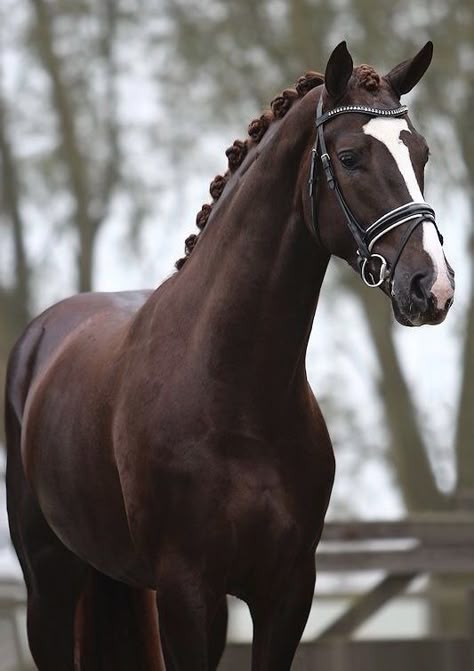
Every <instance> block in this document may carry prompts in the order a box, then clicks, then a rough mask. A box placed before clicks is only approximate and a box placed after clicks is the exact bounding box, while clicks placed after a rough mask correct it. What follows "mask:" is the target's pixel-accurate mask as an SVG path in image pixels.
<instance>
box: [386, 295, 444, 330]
mask: <svg viewBox="0 0 474 671" xmlns="http://www.w3.org/2000/svg"><path fill="white" fill-rule="evenodd" d="M392 309H393V314H394V316H395V319H396V320H397V322H398V323H399V324H401V325H402V326H436V325H437V324H441V323H442V322H444V320H445V319H446V315H447V314H448V309H449V308H448V309H446V310H432V311H430V312H429V313H427V314H422V313H420V312H416V313H413V314H409V315H408V314H407V313H406V312H405V311H404V310H403V309H402V308H400V306H399V305H398V303H397V302H396V301H394V300H392Z"/></svg>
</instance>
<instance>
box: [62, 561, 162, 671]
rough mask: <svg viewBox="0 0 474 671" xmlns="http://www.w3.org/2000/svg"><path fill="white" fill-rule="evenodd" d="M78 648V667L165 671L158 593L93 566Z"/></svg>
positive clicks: (78, 623)
mask: <svg viewBox="0 0 474 671" xmlns="http://www.w3.org/2000/svg"><path fill="white" fill-rule="evenodd" d="M74 652H75V654H74V657H75V671H130V670H131V669H133V670H134V671H164V668H165V667H164V664H163V657H162V654H161V645H160V636H159V628H158V614H157V608H156V602H155V593H154V592H152V591H150V590H145V589H135V588H133V587H130V586H128V585H125V584H123V583H120V582H116V581H115V580H112V579H111V578H108V577H107V576H105V575H102V574H101V573H98V572H97V571H96V570H95V569H92V568H91V569H89V574H88V579H87V582H86V586H85V589H84V591H83V593H82V595H81V598H80V601H79V604H78V607H77V612H76V620H75V651H74Z"/></svg>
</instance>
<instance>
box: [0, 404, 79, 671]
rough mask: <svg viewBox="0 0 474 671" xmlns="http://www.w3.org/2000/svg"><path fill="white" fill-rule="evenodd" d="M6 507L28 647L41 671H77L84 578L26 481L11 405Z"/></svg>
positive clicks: (17, 425)
mask: <svg viewBox="0 0 474 671" xmlns="http://www.w3.org/2000/svg"><path fill="white" fill-rule="evenodd" d="M5 427H6V434H7V477H6V484H7V507H8V517H9V523H10V533H11V538H12V541H13V545H14V547H15V550H16V553H17V555H18V559H19V561H20V564H21V568H22V570H23V575H24V578H25V583H26V587H27V591H28V606H27V628H28V642H29V646H30V650H31V653H32V655H33V658H34V661H35V663H36V666H37V668H38V669H39V671H73V668H74V658H73V650H74V614H75V610H76V604H77V601H78V598H79V595H80V593H81V590H82V586H83V581H84V579H85V575H86V569H87V567H86V565H85V564H83V563H82V562H81V561H80V560H79V559H78V558H77V557H75V556H74V555H73V554H72V553H71V552H70V551H69V550H68V549H67V548H66V547H65V546H64V545H63V544H62V543H61V542H60V540H59V539H58V538H57V536H56V535H55V534H54V533H53V531H52V530H51V529H50V527H49V526H48V524H47V522H46V520H45V518H44V516H43V514H42V512H41V510H40V508H39V506H38V503H37V501H36V498H35V496H34V494H33V492H32V491H31V488H30V486H29V484H28V483H27V481H26V479H25V475H24V472H23V465H22V462H21V458H20V426H19V423H18V421H17V419H16V417H15V415H14V413H13V411H12V409H11V408H10V407H9V405H8V404H7V412H6V422H5Z"/></svg>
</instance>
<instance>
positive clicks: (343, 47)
mask: <svg viewBox="0 0 474 671" xmlns="http://www.w3.org/2000/svg"><path fill="white" fill-rule="evenodd" d="M353 67H354V63H353V62H352V57H351V55H350V53H349V51H348V50H347V44H346V42H345V41H344V42H340V43H339V44H338V45H337V47H336V48H335V49H334V51H333V52H332V54H331V55H330V56H329V60H328V64H327V65H326V73H325V75H324V84H325V86H326V91H327V92H328V93H329V95H330V96H331V98H333V99H334V100H338V99H339V98H340V97H341V96H342V95H343V94H344V93H345V90H346V88H347V83H348V81H349V79H350V78H351V75H352V69H353Z"/></svg>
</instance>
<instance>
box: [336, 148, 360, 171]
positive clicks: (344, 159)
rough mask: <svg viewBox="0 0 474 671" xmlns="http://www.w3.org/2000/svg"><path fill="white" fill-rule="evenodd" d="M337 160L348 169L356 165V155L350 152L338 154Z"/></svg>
mask: <svg viewBox="0 0 474 671" xmlns="http://www.w3.org/2000/svg"><path fill="white" fill-rule="evenodd" d="M339 160H340V161H341V163H342V165H343V166H344V167H345V168H347V169H348V170H352V169H353V168H355V167H356V166H357V156H356V155H355V154H353V153H352V152H349V151H345V152H342V153H341V154H339Z"/></svg>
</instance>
